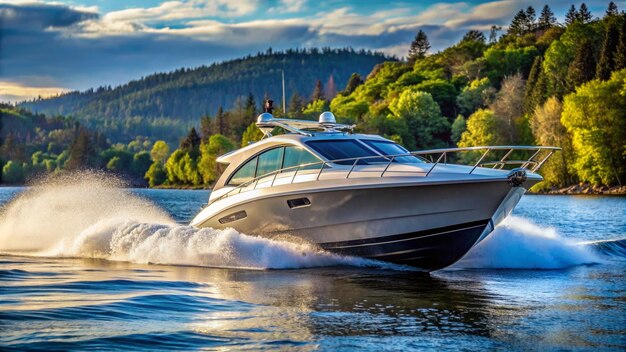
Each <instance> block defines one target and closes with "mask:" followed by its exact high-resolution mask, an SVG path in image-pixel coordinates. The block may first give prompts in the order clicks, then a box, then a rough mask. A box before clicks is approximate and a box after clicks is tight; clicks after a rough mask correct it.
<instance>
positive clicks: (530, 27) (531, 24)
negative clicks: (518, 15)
mask: <svg viewBox="0 0 626 352" xmlns="http://www.w3.org/2000/svg"><path fill="white" fill-rule="evenodd" d="M535 21H537V12H536V11H535V8H534V7H532V6H528V8H527V9H526V32H532V31H534V30H535V26H536V23H535Z"/></svg>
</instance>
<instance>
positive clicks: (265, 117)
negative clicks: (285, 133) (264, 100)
mask: <svg viewBox="0 0 626 352" xmlns="http://www.w3.org/2000/svg"><path fill="white" fill-rule="evenodd" d="M272 119H274V116H273V115H272V114H270V113H269V112H264V113H262V114H261V115H259V117H257V119H256V122H257V123H267V122H270V121H272Z"/></svg>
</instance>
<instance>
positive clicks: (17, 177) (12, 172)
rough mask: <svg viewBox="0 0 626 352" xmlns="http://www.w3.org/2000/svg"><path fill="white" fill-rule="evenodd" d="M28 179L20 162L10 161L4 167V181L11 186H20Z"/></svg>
mask: <svg viewBox="0 0 626 352" xmlns="http://www.w3.org/2000/svg"><path fill="white" fill-rule="evenodd" d="M25 179H26V172H25V170H24V166H23V165H22V163H20V162H14V161H12V160H9V161H8V162H7V163H6V164H5V165H4V166H3V167H2V181H3V182H6V183H10V184H20V183H23V182H24V180H25Z"/></svg>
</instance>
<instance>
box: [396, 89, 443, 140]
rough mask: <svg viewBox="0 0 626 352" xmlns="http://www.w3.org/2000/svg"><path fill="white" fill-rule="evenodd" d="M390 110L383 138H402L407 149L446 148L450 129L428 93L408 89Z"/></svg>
mask: <svg viewBox="0 0 626 352" xmlns="http://www.w3.org/2000/svg"><path fill="white" fill-rule="evenodd" d="M389 110H390V111H391V114H390V115H389V116H388V117H387V129H386V134H389V135H394V134H398V135H400V136H402V140H403V142H404V144H405V145H406V146H407V147H409V148H418V149H427V148H437V147H443V146H445V145H446V142H445V141H446V140H447V134H448V133H449V128H450V125H449V123H448V121H447V120H446V119H445V118H444V117H443V116H442V115H441V109H440V108H439V105H437V103H436V102H435V101H434V99H433V97H432V96H431V95H430V94H429V93H425V92H421V91H419V90H417V89H415V88H411V89H407V90H405V91H403V92H402V93H401V94H400V96H399V97H398V98H397V99H394V100H392V101H391V103H390V104H389Z"/></svg>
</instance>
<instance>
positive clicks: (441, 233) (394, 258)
mask: <svg viewBox="0 0 626 352" xmlns="http://www.w3.org/2000/svg"><path fill="white" fill-rule="evenodd" d="M488 224H489V219H486V220H481V221H475V222H471V223H464V224H458V225H453V226H446V227H440V228H435V229H429V230H426V231H418V232H411V233H405V234H398V235H392V236H384V237H376V238H369V239H362V240H353V241H344V242H326V243H320V244H319V245H320V246H321V247H322V248H324V249H326V250H329V251H331V252H335V253H339V254H344V255H351V256H358V257H365V258H371V259H376V260H382V261H386V262H391V263H397V264H404V265H410V266H414V267H416V268H419V269H423V270H426V271H433V270H437V269H443V268H445V267H447V266H450V265H452V264H454V263H455V262H456V261H458V260H459V259H461V258H462V257H463V256H464V255H465V254H466V253H467V252H468V251H469V250H470V249H471V248H472V247H473V246H474V244H476V241H478V238H479V237H480V235H481V234H482V233H483V230H484V229H485V227H486V226H487V225H488Z"/></svg>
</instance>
